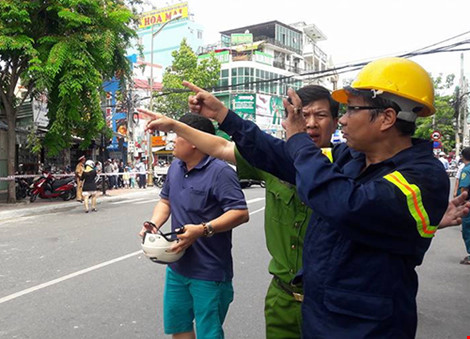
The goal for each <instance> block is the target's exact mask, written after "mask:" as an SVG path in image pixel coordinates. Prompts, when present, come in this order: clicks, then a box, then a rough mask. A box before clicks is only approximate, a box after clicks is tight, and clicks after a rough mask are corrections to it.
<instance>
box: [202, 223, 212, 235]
mask: <svg viewBox="0 0 470 339" xmlns="http://www.w3.org/2000/svg"><path fill="white" fill-rule="evenodd" d="M202 227H204V233H203V235H204V236H205V237H206V238H210V237H212V236H213V235H214V227H212V225H211V223H210V222H207V223H206V222H203V223H202Z"/></svg>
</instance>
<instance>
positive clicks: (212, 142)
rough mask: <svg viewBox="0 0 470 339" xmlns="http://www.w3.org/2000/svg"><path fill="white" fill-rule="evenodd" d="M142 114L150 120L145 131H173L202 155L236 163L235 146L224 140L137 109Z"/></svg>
mask: <svg viewBox="0 0 470 339" xmlns="http://www.w3.org/2000/svg"><path fill="white" fill-rule="evenodd" d="M138 111H139V112H140V113H142V114H146V115H147V116H150V117H151V119H152V120H150V121H149V122H148V123H147V127H146V130H147V131H156V130H157V131H163V132H169V131H173V132H175V133H176V134H178V135H179V136H180V137H182V138H184V139H186V140H187V141H188V142H190V143H192V144H193V145H194V146H196V147H197V148H198V149H199V150H200V151H202V152H203V153H206V154H209V155H211V156H213V157H215V158H219V159H222V160H225V161H229V162H231V163H233V164H235V163H236V159H235V144H234V143H233V142H230V141H228V140H226V139H224V138H221V137H218V136H215V135H212V134H209V133H205V132H202V131H199V130H197V129H195V128H192V127H190V126H188V125H186V124H183V123H181V122H179V121H176V120H173V119H170V118H168V117H166V116H164V115H162V114H159V113H155V112H151V111H149V110H146V109H141V108H139V109H138Z"/></svg>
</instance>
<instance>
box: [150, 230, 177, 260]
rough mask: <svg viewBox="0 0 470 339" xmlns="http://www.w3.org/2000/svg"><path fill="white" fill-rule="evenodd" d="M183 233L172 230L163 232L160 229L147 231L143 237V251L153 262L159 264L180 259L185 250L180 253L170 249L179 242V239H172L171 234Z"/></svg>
mask: <svg viewBox="0 0 470 339" xmlns="http://www.w3.org/2000/svg"><path fill="white" fill-rule="evenodd" d="M175 233H182V232H171V233H167V234H163V233H162V232H161V231H160V230H158V233H151V232H145V233H144V236H143V238H142V244H141V245H142V251H143V252H144V254H145V255H146V256H147V257H148V258H149V259H150V260H152V261H153V262H155V263H159V264H169V263H173V262H175V261H178V260H179V259H180V258H181V257H182V256H183V254H184V252H185V251H184V250H183V251H180V252H178V253H176V252H173V251H171V250H170V248H171V246H173V244H175V243H176V242H178V239H171V238H170V237H168V235H170V234H175Z"/></svg>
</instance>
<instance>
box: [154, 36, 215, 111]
mask: <svg viewBox="0 0 470 339" xmlns="http://www.w3.org/2000/svg"><path fill="white" fill-rule="evenodd" d="M172 56H173V64H172V65H171V66H169V67H167V69H166V70H165V73H164V74H163V92H169V91H172V90H174V89H183V88H184V87H183V85H182V84H181V83H182V82H183V80H186V81H190V82H192V83H194V84H195V85H197V86H199V87H201V88H211V87H215V86H216V85H217V82H218V80H219V77H220V62H219V61H218V60H217V59H216V58H215V56H214V54H211V55H210V57H209V58H205V59H202V60H199V61H198V57H197V55H196V54H195V53H194V52H193V50H192V49H191V47H190V46H189V45H188V43H187V42H186V39H183V40H182V41H181V44H180V48H179V50H178V51H173V53H172ZM188 96H189V94H188V93H172V94H170V95H165V96H157V97H156V100H155V106H154V109H156V110H157V111H158V112H160V113H163V114H165V115H167V116H169V117H172V118H176V119H177V118H179V117H180V116H181V115H183V114H184V113H186V112H187V111H188Z"/></svg>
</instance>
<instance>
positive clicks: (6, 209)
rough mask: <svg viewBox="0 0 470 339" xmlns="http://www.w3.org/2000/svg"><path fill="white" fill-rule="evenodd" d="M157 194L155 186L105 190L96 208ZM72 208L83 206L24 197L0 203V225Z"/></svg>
mask: <svg viewBox="0 0 470 339" xmlns="http://www.w3.org/2000/svg"><path fill="white" fill-rule="evenodd" d="M159 193H160V189H159V188H157V187H155V186H153V187H147V188H146V189H139V188H129V189H125V188H119V189H113V190H107V191H106V195H105V196H103V195H102V193H101V192H99V193H98V206H99V205H100V204H102V203H103V202H108V201H119V200H124V199H132V198H136V197H143V196H144V197H145V196H149V197H158V195H159ZM74 208H83V206H82V204H81V203H79V202H77V201H76V200H75V199H74V200H70V201H63V200H62V199H61V198H54V199H51V200H49V199H41V198H39V197H38V198H37V199H36V201H35V202H33V203H31V202H29V197H26V199H23V200H20V201H18V202H17V203H16V204H7V203H0V223H1V222H2V221H4V220H7V219H12V218H19V217H26V216H31V215H36V214H38V213H51V212H57V211H65V210H71V209H74Z"/></svg>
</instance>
